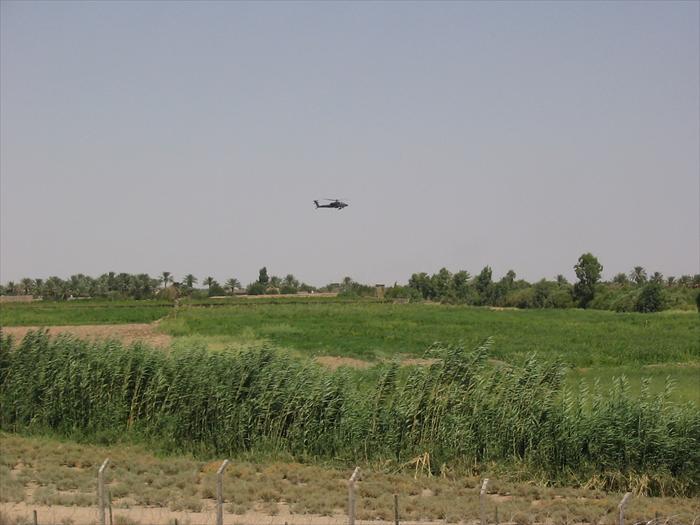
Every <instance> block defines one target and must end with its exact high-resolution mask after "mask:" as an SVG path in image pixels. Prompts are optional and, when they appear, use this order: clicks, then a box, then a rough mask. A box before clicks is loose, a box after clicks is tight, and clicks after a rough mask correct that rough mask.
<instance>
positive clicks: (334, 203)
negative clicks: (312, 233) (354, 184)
mask: <svg viewBox="0 0 700 525" xmlns="http://www.w3.org/2000/svg"><path fill="white" fill-rule="evenodd" d="M321 200H324V201H330V202H329V203H328V204H319V203H318V201H314V204H315V205H316V209H318V208H335V209H337V210H338V211H340V210H342V209H343V208H346V207H347V206H348V205H347V204H346V203H344V202H342V201H340V200H338V199H321Z"/></svg>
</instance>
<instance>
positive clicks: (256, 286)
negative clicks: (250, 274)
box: [246, 281, 265, 295]
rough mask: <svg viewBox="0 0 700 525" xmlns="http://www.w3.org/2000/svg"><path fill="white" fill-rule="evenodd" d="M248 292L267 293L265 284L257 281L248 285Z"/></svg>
mask: <svg viewBox="0 0 700 525" xmlns="http://www.w3.org/2000/svg"><path fill="white" fill-rule="evenodd" d="M246 292H247V293H248V295H265V285H264V284H262V283H259V282H257V281H256V282H254V283H251V284H249V285H248V289H247V290H246Z"/></svg>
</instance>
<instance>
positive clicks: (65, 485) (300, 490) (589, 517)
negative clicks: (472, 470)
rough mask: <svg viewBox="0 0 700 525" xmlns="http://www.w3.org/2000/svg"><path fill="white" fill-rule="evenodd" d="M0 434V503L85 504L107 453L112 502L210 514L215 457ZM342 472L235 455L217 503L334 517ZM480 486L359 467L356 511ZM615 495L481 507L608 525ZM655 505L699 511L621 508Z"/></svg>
mask: <svg viewBox="0 0 700 525" xmlns="http://www.w3.org/2000/svg"><path fill="white" fill-rule="evenodd" d="M0 440H1V442H0V450H1V451H2V453H1V455H0V486H1V487H2V491H0V494H2V501H3V502H6V503H4V504H3V505H8V504H9V503H7V502H14V501H26V502H33V503H34V504H37V505H45V506H56V505H60V506H77V507H87V506H94V505H95V496H94V489H95V479H96V472H97V468H98V467H99V465H100V463H101V461H102V460H103V459H104V458H105V457H107V456H109V457H110V458H111V460H112V466H111V467H110V469H109V472H108V480H109V489H110V492H111V495H112V500H113V503H114V507H115V509H117V508H130V509H134V508H142V507H157V508H161V507H162V508H168V509H169V510H170V511H173V512H176V511H179V512H187V513H197V512H205V513H206V512H210V513H213V509H214V497H215V479H216V467H217V466H218V464H219V463H218V462H205V461H199V460H196V459H192V458H184V457H170V458H158V457H155V456H153V455H151V454H149V453H148V452H146V451H145V450H144V449H142V448H140V447H132V446H119V447H110V448H105V447H99V446H90V445H79V444H75V443H67V442H59V441H56V440H51V439H47V438H27V437H21V436H18V435H11V434H0ZM349 476H350V471H349V470H347V469H334V468H323V467H320V466H311V465H303V464H299V463H283V462H276V463H269V464H260V463H254V462H249V461H234V462H233V463H232V464H231V466H230V467H229V469H228V470H227V472H226V476H225V482H224V497H225V500H226V505H225V511H226V512H227V513H230V514H236V515H241V522H242V523H245V519H246V518H247V517H250V515H251V513H256V514H258V515H264V516H271V517H272V516H276V515H278V514H279V513H280V512H281V510H282V509H285V511H286V510H287V509H288V512H290V513H292V514H293V515H309V516H311V515H315V516H326V517H335V518H337V517H338V516H339V515H340V514H342V513H344V512H345V506H346V502H347V499H346V498H347V485H346V482H345V480H346V479H347V478H348V477H349ZM479 485H480V479H479V478H478V477H475V476H474V477H463V476H455V475H453V474H449V473H446V475H445V476H442V477H427V476H425V475H418V476H415V475H414V472H413V471H409V472H405V473H390V472H382V468H381V466H375V468H371V466H366V467H365V468H364V474H363V479H362V481H360V482H359V483H358V505H357V517H358V519H361V520H383V521H390V520H392V519H393V494H394V493H397V494H399V495H400V496H399V509H400V515H401V518H402V519H403V520H410V521H441V522H443V523H458V522H460V521H464V520H469V519H475V518H476V517H478V516H479V501H478V489H479ZM619 499H620V494H606V493H604V492H601V491H596V490H583V489H571V488H568V489H567V488H559V489H555V488H551V487H546V486H542V485H539V484H534V483H522V482H512V481H503V480H500V479H496V480H494V481H493V483H492V484H491V486H490V490H489V498H488V506H487V512H488V515H489V516H490V518H491V519H492V520H494V522H495V517H496V512H498V518H499V521H500V522H501V523H505V522H510V523H519V524H529V523H545V522H547V523H552V524H569V523H596V524H599V525H606V524H610V525H612V524H613V523H614V521H615V516H616V512H615V509H616V508H617V503H618V501H619ZM656 513H658V514H659V515H660V516H664V517H669V516H676V518H674V520H672V521H670V522H669V525H670V524H671V523H686V522H687V523H691V522H692V521H693V519H694V518H696V517H698V516H700V502H698V501H697V500H694V499H683V498H635V499H634V500H633V502H632V504H630V506H629V509H628V512H627V516H628V518H629V520H630V522H631V523H634V522H637V521H642V520H645V521H648V520H650V519H652V518H654V516H655V514H656ZM335 518H334V519H335ZM12 519H14V518H12ZM12 519H10V518H9V517H8V516H4V517H0V525H5V524H7V525H21V524H17V523H15V521H12ZM120 520H129V518H127V517H122V518H120ZM20 521H21V520H20ZM123 525H129V524H128V523H126V522H124V523H123Z"/></svg>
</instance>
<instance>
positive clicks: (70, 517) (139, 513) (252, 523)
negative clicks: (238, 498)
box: [0, 502, 472, 525]
mask: <svg viewBox="0 0 700 525" xmlns="http://www.w3.org/2000/svg"><path fill="white" fill-rule="evenodd" d="M278 508H279V513H278V514H277V515H276V516H270V515H268V514H265V513H263V512H257V511H250V512H246V513H245V514H231V513H228V512H226V511H224V516H223V518H224V525H242V524H245V525H285V524H287V525H345V524H346V523H347V522H348V518H347V516H346V515H344V514H341V513H338V514H335V515H333V516H316V515H312V514H291V513H290V512H289V507H288V506H287V505H286V504H284V503H279V504H278ZM35 510H36V512H37V523H38V524H39V525H61V523H72V524H74V525H88V524H94V523H99V514H98V511H97V507H64V506H60V505H55V506H44V505H27V504H26V503H24V502H22V503H0V512H2V513H3V514H5V515H6V516H8V517H9V518H10V519H12V520H14V519H17V518H20V519H22V518H26V519H27V521H29V522H30V523H31V520H32V519H33V511H35ZM105 514H106V516H105V521H106V522H107V523H109V511H107V512H106V513H105ZM112 516H113V522H117V523H118V522H121V523H124V520H123V519H121V520H120V519H119V518H120V517H123V518H127V519H129V520H132V521H135V522H137V523H140V524H141V525H173V523H174V520H176V519H177V523H178V524H181V525H215V524H216V511H215V510H214V509H213V508H212V509H211V510H210V511H208V512H173V511H171V510H169V509H163V508H160V507H133V508H129V509H117V508H115V509H113V511H112ZM355 523H356V524H357V525H393V521H391V522H389V521H382V520H369V521H365V520H355ZM401 523H402V524H405V525H433V524H434V525H437V524H438V523H444V522H442V521H434V522H430V521H422V522H416V521H403V520H401ZM468 523H472V522H468Z"/></svg>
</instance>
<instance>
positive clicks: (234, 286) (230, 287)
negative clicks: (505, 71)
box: [226, 277, 241, 295]
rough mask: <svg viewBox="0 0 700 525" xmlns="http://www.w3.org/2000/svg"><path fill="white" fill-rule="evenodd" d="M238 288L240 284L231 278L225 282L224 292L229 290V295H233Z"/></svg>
mask: <svg viewBox="0 0 700 525" xmlns="http://www.w3.org/2000/svg"><path fill="white" fill-rule="evenodd" d="M240 287H241V282H240V281H239V280H238V279H236V278H235V277H231V278H230V279H229V280H228V281H226V290H229V291H230V292H231V295H233V294H234V293H235V292H236V289H237V288H240Z"/></svg>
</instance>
